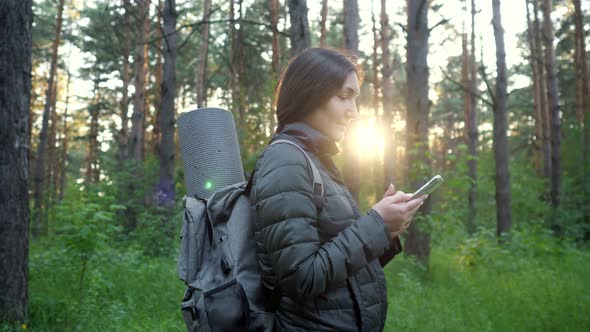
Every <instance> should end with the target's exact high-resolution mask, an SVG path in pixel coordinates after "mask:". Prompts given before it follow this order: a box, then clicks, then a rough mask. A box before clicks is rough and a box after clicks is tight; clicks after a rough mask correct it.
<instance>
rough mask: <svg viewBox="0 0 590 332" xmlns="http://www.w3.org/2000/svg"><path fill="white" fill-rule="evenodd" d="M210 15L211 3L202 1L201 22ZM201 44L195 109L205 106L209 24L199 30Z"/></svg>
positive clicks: (208, 0) (206, 0)
mask: <svg viewBox="0 0 590 332" xmlns="http://www.w3.org/2000/svg"><path fill="white" fill-rule="evenodd" d="M210 14H211V1H210V0H204V3H203V21H204V20H208V19H209V15H210ZM201 42H202V43H203V44H202V45H201V46H200V49H199V58H198V59H197V61H198V69H197V82H196V83H197V84H196V85H197V107H205V106H206V105H207V54H208V52H209V23H204V24H203V26H202V30H201Z"/></svg>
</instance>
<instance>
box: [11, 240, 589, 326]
mask: <svg viewBox="0 0 590 332" xmlns="http://www.w3.org/2000/svg"><path fill="white" fill-rule="evenodd" d="M54 243H55V242H54ZM482 243H484V244H483V246H489V247H483V248H478V250H476V252H478V253H477V254H473V257H471V258H470V259H469V260H466V259H465V256H464V255H465V252H468V253H472V252H473V250H472V251H469V250H468V251H465V250H464V248H460V249H449V248H441V247H435V248H433V250H432V254H431V258H430V268H429V270H428V271H426V270H425V269H424V268H421V267H420V266H418V265H417V264H415V263H414V261H413V260H412V259H410V258H407V257H405V256H403V255H402V256H399V257H396V258H395V259H394V260H393V261H392V262H391V263H390V264H389V265H388V266H387V267H386V269H385V271H386V275H387V279H388V294H389V312H388V316H387V322H386V328H385V331H392V330H396V331H478V332H479V331H586V330H587V329H588V327H589V326H590V314H589V313H590V291H589V289H588V285H589V284H588V280H590V263H589V262H590V254H589V253H588V251H580V250H577V249H563V250H558V251H555V252H552V251H550V250H536V251H533V250H531V249H526V250H525V249H522V248H521V249H520V250H517V249H514V248H512V249H510V250H508V249H502V248H498V247H497V246H495V245H490V244H489V243H488V244H486V243H485V242H482ZM154 245H156V244H154ZM471 249H473V248H471ZM470 255H471V254H470ZM71 257H72V255H70V254H69V253H68V252H67V251H66V250H65V249H63V248H62V247H59V246H56V245H55V244H54V245H52V246H44V245H42V244H39V243H36V244H34V245H33V246H32V248H31V258H30V291H29V294H30V306H29V310H30V317H29V318H30V321H29V324H28V328H27V329H28V330H32V331H184V330H185V329H184V325H183V323H182V318H181V314H180V306H179V303H180V299H181V297H182V295H183V290H184V286H183V284H182V282H181V281H180V280H178V278H177V277H176V263H175V259H174V258H173V257H170V258H150V257H146V256H145V255H143V254H142V253H141V252H140V251H137V250H131V249H126V250H116V249H107V250H103V251H100V252H98V253H97V254H96V255H95V256H94V257H93V258H92V259H90V261H89V263H88V266H87V271H86V273H85V278H84V280H83V283H82V285H80V275H81V270H82V265H81V263H80V261H79V260H78V259H72V258H71ZM18 329H20V328H18ZM0 330H6V329H1V328H0Z"/></svg>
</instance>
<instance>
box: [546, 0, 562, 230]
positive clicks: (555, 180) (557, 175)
mask: <svg viewBox="0 0 590 332" xmlns="http://www.w3.org/2000/svg"><path fill="white" fill-rule="evenodd" d="M552 11H553V2H552V1H551V0H543V18H544V21H543V36H544V42H545V66H546V70H547V96H548V100H549V114H550V119H551V205H552V206H553V208H555V209H557V208H558V207H559V195H560V189H559V187H560V182H561V148H560V145H561V133H560V131H561V129H560V118H559V112H560V106H559V95H558V94H559V82H558V80H557V67H556V65H555V49H554V48H553V37H554V35H553V23H552V22H551V12H552ZM554 230H555V231H556V233H557V234H559V235H561V225H559V224H557V225H555V228H554Z"/></svg>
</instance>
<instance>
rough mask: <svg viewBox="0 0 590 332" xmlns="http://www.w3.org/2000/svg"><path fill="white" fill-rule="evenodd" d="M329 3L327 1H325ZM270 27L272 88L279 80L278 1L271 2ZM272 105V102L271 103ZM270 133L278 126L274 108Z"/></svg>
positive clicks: (270, 116)
mask: <svg viewBox="0 0 590 332" xmlns="http://www.w3.org/2000/svg"><path fill="white" fill-rule="evenodd" d="M324 1H327V0H324ZM270 25H271V28H272V60H271V63H270V72H271V80H272V86H273V87H274V86H276V84H277V80H278V79H279V26H278V25H279V3H278V0H270ZM271 104H272V101H271ZM269 109H270V113H269V118H270V132H271V133H273V132H274V131H275V128H276V126H277V122H276V116H275V110H274V107H272V106H271V107H269Z"/></svg>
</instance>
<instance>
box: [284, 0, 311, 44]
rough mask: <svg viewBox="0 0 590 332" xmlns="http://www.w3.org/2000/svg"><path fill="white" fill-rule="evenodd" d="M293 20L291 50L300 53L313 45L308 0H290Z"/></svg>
mask: <svg viewBox="0 0 590 332" xmlns="http://www.w3.org/2000/svg"><path fill="white" fill-rule="evenodd" d="M288 1H289V17H290V20H291V31H290V35H291V52H292V54H293V55H295V54H298V53H299V52H301V51H303V50H304V49H306V48H308V47H309V46H310V45H311V40H310V34H309V23H308V21H307V0H288Z"/></svg>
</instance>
